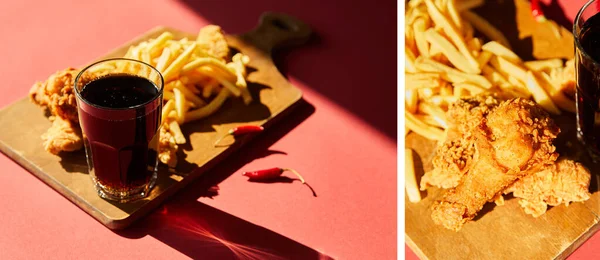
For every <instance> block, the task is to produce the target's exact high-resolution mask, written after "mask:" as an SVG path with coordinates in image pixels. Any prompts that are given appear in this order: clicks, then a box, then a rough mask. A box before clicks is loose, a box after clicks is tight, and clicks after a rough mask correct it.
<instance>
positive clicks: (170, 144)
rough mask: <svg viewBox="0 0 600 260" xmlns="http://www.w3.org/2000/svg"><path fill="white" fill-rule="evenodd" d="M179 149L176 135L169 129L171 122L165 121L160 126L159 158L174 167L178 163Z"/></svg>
mask: <svg viewBox="0 0 600 260" xmlns="http://www.w3.org/2000/svg"><path fill="white" fill-rule="evenodd" d="M177 149H178V145H177V143H175V137H173V135H172V134H171V132H170V131H169V124H168V123H166V122H164V123H163V125H162V127H161V128H160V139H159V141H158V159H159V160H160V161H161V162H162V163H164V164H166V165H168V166H169V167H171V168H173V167H175V166H176V165H177Z"/></svg>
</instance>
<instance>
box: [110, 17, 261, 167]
mask: <svg viewBox="0 0 600 260" xmlns="http://www.w3.org/2000/svg"><path fill="white" fill-rule="evenodd" d="M124 58H129V59H135V60H140V61H143V62H145V63H148V64H150V65H152V66H154V67H155V68H156V69H157V70H158V71H160V72H161V74H162V76H163V79H164V92H163V99H164V106H163V111H162V115H161V116H162V127H163V128H164V129H165V130H166V131H167V132H169V133H170V135H171V136H172V137H173V138H169V141H168V142H169V145H165V147H171V148H173V147H174V148H175V149H177V144H184V143H186V142H187V140H186V139H185V137H184V135H183V133H182V132H181V127H180V126H181V125H182V124H184V123H188V122H192V121H195V120H199V119H201V118H205V117H208V116H210V115H212V114H214V113H215V112H217V111H218V110H219V108H220V107H221V105H222V104H223V103H224V102H225V101H226V100H227V99H228V98H229V97H241V98H242V100H243V101H244V103H245V104H246V105H248V104H250V103H251V102H252V96H251V95H250V92H248V86H247V83H246V76H247V75H246V74H247V72H246V65H247V64H248V63H249V62H250V58H249V57H248V56H246V55H243V54H242V53H237V54H235V55H233V56H231V54H230V53H229V46H228V45H227V42H226V40H225V37H224V35H223V33H222V31H221V28H220V27H218V26H216V25H208V26H206V27H204V28H202V29H201V30H200V32H199V34H198V36H197V38H196V39H188V38H183V39H179V40H176V39H174V36H173V34H171V33H170V32H164V33H162V34H161V35H159V36H158V37H156V38H154V39H150V40H148V41H144V42H142V43H139V44H137V45H135V46H131V47H130V48H129V50H128V51H127V53H126V54H125V56H124ZM115 66H116V67H111V68H104V69H107V70H108V69H110V70H113V71H114V70H115V69H116V70H117V71H122V72H125V73H127V72H135V73H140V72H141V73H142V74H144V73H145V72H144V71H140V70H141V69H142V68H141V67H139V68H138V67H134V66H130V67H126V66H127V65H125V63H123V64H117V65H115ZM101 69H103V68H100V70H101ZM146 75H147V76H149V77H152V76H157V75H153V74H152V72H150V71H147V74H146ZM159 158H160V159H161V161H162V162H163V163H165V164H168V165H169V166H174V163H173V161H169V162H167V160H169V159H168V157H164V158H167V159H163V157H162V156H160V157H159ZM171 159H173V158H171ZM175 159H176V158H175Z"/></svg>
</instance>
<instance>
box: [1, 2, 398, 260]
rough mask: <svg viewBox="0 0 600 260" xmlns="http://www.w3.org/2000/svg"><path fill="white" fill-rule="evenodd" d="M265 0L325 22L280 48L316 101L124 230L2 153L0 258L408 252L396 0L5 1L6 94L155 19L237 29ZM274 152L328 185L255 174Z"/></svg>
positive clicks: (295, 78) (289, 70) (276, 162)
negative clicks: (305, 38)
mask: <svg viewBox="0 0 600 260" xmlns="http://www.w3.org/2000/svg"><path fill="white" fill-rule="evenodd" d="M264 11H277V12H284V13H287V14H291V15H293V16H296V17H297V18H299V19H301V20H303V21H305V22H307V23H308V24H310V25H311V26H312V27H313V28H314V30H315V32H316V35H317V37H315V38H314V39H313V40H312V41H311V42H309V43H308V44H307V45H305V46H303V47H302V48H297V49H294V50H290V51H284V52H281V53H279V55H278V56H277V57H278V63H279V64H280V66H281V69H282V71H284V74H285V75H286V76H288V77H289V79H290V80H291V82H292V83H293V84H295V85H296V86H298V87H299V88H301V89H302V91H304V97H305V100H306V104H303V105H301V106H300V107H298V109H296V110H295V111H294V112H293V113H292V114H290V115H289V116H287V117H286V118H285V119H283V120H282V121H281V122H280V123H277V124H275V125H273V127H272V128H270V129H268V130H267V131H266V132H265V133H264V134H262V135H261V136H260V137H259V138H257V139H256V140H255V141H253V142H251V143H249V144H248V146H247V147H245V148H243V149H241V150H240V151H239V152H237V153H235V154H233V155H232V156H231V157H230V158H228V159H227V160H225V161H224V162H222V163H221V164H219V165H218V166H217V167H216V168H214V169H213V170H211V171H210V172H208V173H206V175H204V176H203V177H201V178H200V179H199V180H198V181H196V182H194V183H192V184H190V185H189V186H188V187H187V188H186V189H184V190H183V191H181V192H180V193H178V194H177V195H176V196H174V197H173V198H172V199H170V200H169V201H168V202H167V203H165V204H164V206H162V207H161V208H159V209H157V210H156V211H154V212H152V213H151V214H150V215H149V216H148V217H146V218H144V219H142V220H140V221H139V222H137V223H136V224H134V225H133V226H131V228H129V229H127V230H124V231H120V232H113V231H111V230H109V229H107V228H106V227H104V226H103V225H102V224H100V223H99V222H97V221H96V220H94V219H93V218H92V217H90V216H88V215H87V214H86V213H85V212H84V211H82V210H80V209H79V208H78V207H77V206H76V205H74V204H72V203H71V202H69V201H68V200H67V199H66V198H64V197H62V196H61V195H59V194H58V193H57V192H55V191H54V190H53V189H51V188H50V187H49V186H47V185H46V184H44V183H43V182H42V181H40V180H39V179H37V178H36V177H35V176H33V175H32V174H30V173H29V172H27V171H26V170H24V169H23V168H21V167H20V166H19V165H18V164H16V163H15V162H13V161H12V160H11V159H9V158H7V157H6V156H4V155H0V173H1V174H0V211H1V212H2V213H1V215H2V217H1V218H0V219H1V220H2V221H0V259H36V258H56V259H181V258H195V259H198V258H199V259H231V258H236V257H237V258H249V259H265V258H276V257H282V258H286V259H290V258H296V259H327V258H328V257H333V258H336V259H390V258H394V257H395V256H396V252H397V244H396V237H397V230H396V219H397V214H396V209H397V206H396V205H397V199H396V194H397V187H396V178H397V177H396V164H397V163H396V156H397V153H396V150H397V149H396V148H397V145H396V120H397V112H396V59H395V57H396V35H395V32H396V4H395V3H394V2H393V1H377V3H375V2H373V1H358V2H353V3H352V4H349V2H345V1H340V2H337V3H334V2H333V1H318V0H315V1H295V2H291V1H277V0H273V1H241V0H240V1H233V0H232V1H224V0H220V1H191V0H189V1H188V0H181V1H175V0H164V1H141V0H140V1H123V0H121V1H117V0H102V1H66V0H53V1H0V35H2V37H0V59H1V60H0V75H1V78H2V84H0V93H2V95H0V106H2V107H3V106H6V105H8V104H10V103H11V102H14V101H16V100H17V99H20V98H22V97H24V96H26V95H27V93H28V90H29V88H30V86H31V85H32V84H33V83H34V81H36V80H44V79H45V78H46V77H47V76H49V75H50V74H51V73H53V72H55V71H57V70H59V69H62V68H65V67H69V66H81V65H83V64H86V63H87V62H89V61H91V60H93V59H95V58H96V57H99V56H100V55H102V54H104V53H106V52H107V51H109V50H111V49H113V48H115V47H116V46H119V45H121V44H123V43H124V42H126V41H128V40H130V39H132V38H134V37H135V36H137V35H139V34H141V33H143V32H145V31H147V30H149V29H151V28H153V27H155V26H158V25H166V26H171V27H174V28H178V29H181V30H185V31H190V32H196V31H198V30H199V29H200V28H201V27H202V26H204V25H206V24H209V23H215V24H219V25H221V26H222V27H223V28H224V30H226V31H227V32H228V33H231V34H236V33H242V32H245V31H248V30H250V29H251V28H252V27H254V25H255V24H256V23H257V21H258V18H259V16H260V14H261V13H262V12H264ZM1 128H2V126H0V131H1ZM23 138H34V139H40V137H39V136H23ZM40 149H42V146H41V140H40ZM274 166H281V167H293V168H295V169H297V170H298V171H300V172H301V173H302V174H303V175H304V177H305V179H306V180H307V181H308V182H309V183H310V184H311V185H312V187H313V188H314V189H315V191H316V193H317V194H318V197H316V198H315V197H313V196H312V195H311V193H310V191H309V190H308V189H307V188H306V187H305V186H303V185H300V184H299V183H297V182H295V183H270V184H261V183H251V182H248V181H247V178H245V177H243V176H241V172H242V171H244V170H253V169H260V168H270V167H274ZM215 184H218V185H219V187H220V191H219V194H218V195H216V196H213V197H212V198H210V197H209V196H208V194H207V193H206V190H207V189H208V187H210V186H212V185H215Z"/></svg>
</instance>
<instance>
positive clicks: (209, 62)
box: [181, 57, 236, 78]
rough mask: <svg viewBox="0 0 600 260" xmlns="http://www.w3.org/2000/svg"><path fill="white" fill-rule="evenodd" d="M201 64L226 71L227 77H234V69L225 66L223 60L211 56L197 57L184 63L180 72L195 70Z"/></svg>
mask: <svg viewBox="0 0 600 260" xmlns="http://www.w3.org/2000/svg"><path fill="white" fill-rule="evenodd" d="M202 66H210V67H211V68H215V69H217V70H219V71H221V72H224V73H226V74H227V75H228V76H229V77H232V78H235V77H236V75H235V71H233V70H232V69H231V68H229V67H227V64H225V63H224V62H222V61H220V60H218V59H215V58H212V57H204V58H197V59H195V60H193V61H191V62H189V63H187V64H185V66H183V68H182V69H181V73H182V74H186V73H189V72H191V71H192V70H195V69H197V68H200V67H202ZM211 74H212V73H211Z"/></svg>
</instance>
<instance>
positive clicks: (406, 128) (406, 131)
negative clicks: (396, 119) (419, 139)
mask: <svg viewBox="0 0 600 260" xmlns="http://www.w3.org/2000/svg"><path fill="white" fill-rule="evenodd" d="M408 133H410V129H408V127H404V136H407V135H408Z"/></svg>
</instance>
